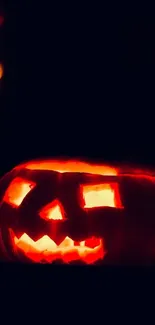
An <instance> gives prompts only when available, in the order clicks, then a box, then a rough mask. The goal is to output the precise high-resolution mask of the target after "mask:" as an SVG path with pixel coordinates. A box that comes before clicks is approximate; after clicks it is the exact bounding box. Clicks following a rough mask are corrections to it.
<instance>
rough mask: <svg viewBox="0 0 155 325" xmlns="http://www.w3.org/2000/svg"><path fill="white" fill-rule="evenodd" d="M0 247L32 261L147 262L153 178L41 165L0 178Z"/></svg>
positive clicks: (151, 246) (153, 253)
mask: <svg viewBox="0 0 155 325" xmlns="http://www.w3.org/2000/svg"><path fill="white" fill-rule="evenodd" d="M0 250H1V255H2V256H3V257H4V258H5V259H6V260H11V261H16V260H17V261H23V262H35V263H54V262H56V263H71V264H72V263H87V264H96V263H99V264H100V263H119V262H122V261H126V262H127V263H128V262H131V261H132V262H137V261H143V262H148V261H151V262H152V261H154V258H155V176H153V174H152V175H149V173H148V172H146V171H145V172H144V171H143V172H140V171H138V170H136V169H134V170H133V169H132V170H131V169H130V170H127V169H125V168H118V167H117V168H114V167H111V166H102V165H96V164H88V163H85V162H81V161H61V160H59V161H54V160H46V161H44V160H42V161H34V162H28V163H25V164H21V165H19V166H17V167H15V168H14V169H13V170H12V171H10V172H9V173H8V174H6V175H5V176H4V177H3V178H2V179H1V181H0Z"/></svg>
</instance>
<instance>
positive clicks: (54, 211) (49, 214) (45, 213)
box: [39, 200, 65, 220]
mask: <svg viewBox="0 0 155 325" xmlns="http://www.w3.org/2000/svg"><path fill="white" fill-rule="evenodd" d="M39 215H40V217H41V218H43V219H45V220H63V219H65V212H64V208H63V206H62V204H61V202H60V201H59V200H54V201H52V202H50V203H49V204H47V205H46V206H45V207H43V208H42V210H41V211H40V213H39Z"/></svg>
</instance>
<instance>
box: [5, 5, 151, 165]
mask: <svg viewBox="0 0 155 325" xmlns="http://www.w3.org/2000/svg"><path fill="white" fill-rule="evenodd" d="M92 9H93V8H90V7H89V8H87V10H86V9H85V8H83V9H82V8H80V7H77V8H76V10H75V9H74V8H68V9H67V7H65V6H60V7H59V8H57V9H56V8H54V7H52V6H51V7H50V6H49V7H47V6H44V5H42V6H39V5H38V6H37V7H36V6H35V5H34V6H33V5H32V4H31V6H29V5H28V4H24V3H23V2H22V4H20V5H19V4H16V5H15V4H14V5H13V4H12V5H9V6H6V10H5V24H4V28H3V30H4V34H5V44H4V45H5V46H4V51H3V52H4V53H3V57H4V65H5V76H4V79H3V92H2V97H3V98H2V101H1V102H2V108H1V127H0V141H1V170H2V171H3V170H4V171H5V170H8V169H10V168H11V167H12V166H13V165H15V164H17V163H19V162H21V161H23V160H27V159H32V158H37V157H44V156H62V155H65V156H69V157H72V156H78V157H79V156H80V157H90V158H92V159H94V158H95V159H96V158H97V159H100V160H103V161H109V160H110V161H129V162H130V161H132V162H137V163H142V164H146V163H147V164H153V165H154V164H155V154H154V72H155V69H154V58H155V47H154V33H155V23H154V19H153V17H151V16H147V15H145V16H144V15H143V16H142V17H141V15H114V14H113V15H108V16H106V15H105V13H104V12H102V11H100V10H98V11H97V12H96V11H95V12H94V14H92ZM71 10H72V11H71Z"/></svg>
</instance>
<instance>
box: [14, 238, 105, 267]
mask: <svg viewBox="0 0 155 325" xmlns="http://www.w3.org/2000/svg"><path fill="white" fill-rule="evenodd" d="M14 243H15V246H16V247H17V248H18V249H20V250H22V251H23V252H24V254H25V255H26V256H27V257H28V258H30V259H31V260H32V261H34V262H37V263H39V262H42V261H45V262H49V263H51V262H53V261H55V260H58V259H59V260H62V261H63V262H64V263H69V262H72V261H77V260H82V261H84V262H85V263H87V264H91V263H94V262H96V261H97V260H99V259H102V258H103V257H104V255H105V252H104V249H103V245H102V241H101V239H97V238H95V239H94V238H91V239H89V240H88V243H89V244H90V247H88V246H86V241H82V242H79V244H78V245H77V244H76V245H74V241H73V240H72V239H71V238H69V237H66V238H65V239H64V240H63V241H62V242H61V244H60V245H56V243H55V242H54V241H53V240H52V239H50V238H49V237H48V236H43V237H42V238H41V239H39V240H37V241H33V240H32V239H31V238H30V237H29V236H28V235H27V234H26V233H24V234H23V235H22V236H21V237H20V238H19V239H18V238H17V237H16V236H15V235H14ZM93 243H94V245H93ZM92 247H93V248H92Z"/></svg>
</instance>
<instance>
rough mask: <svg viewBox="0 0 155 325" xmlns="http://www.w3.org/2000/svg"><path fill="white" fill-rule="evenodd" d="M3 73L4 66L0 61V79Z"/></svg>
mask: <svg viewBox="0 0 155 325" xmlns="http://www.w3.org/2000/svg"><path fill="white" fill-rule="evenodd" d="M3 75H4V68H3V65H2V63H0V79H2V77H3Z"/></svg>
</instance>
